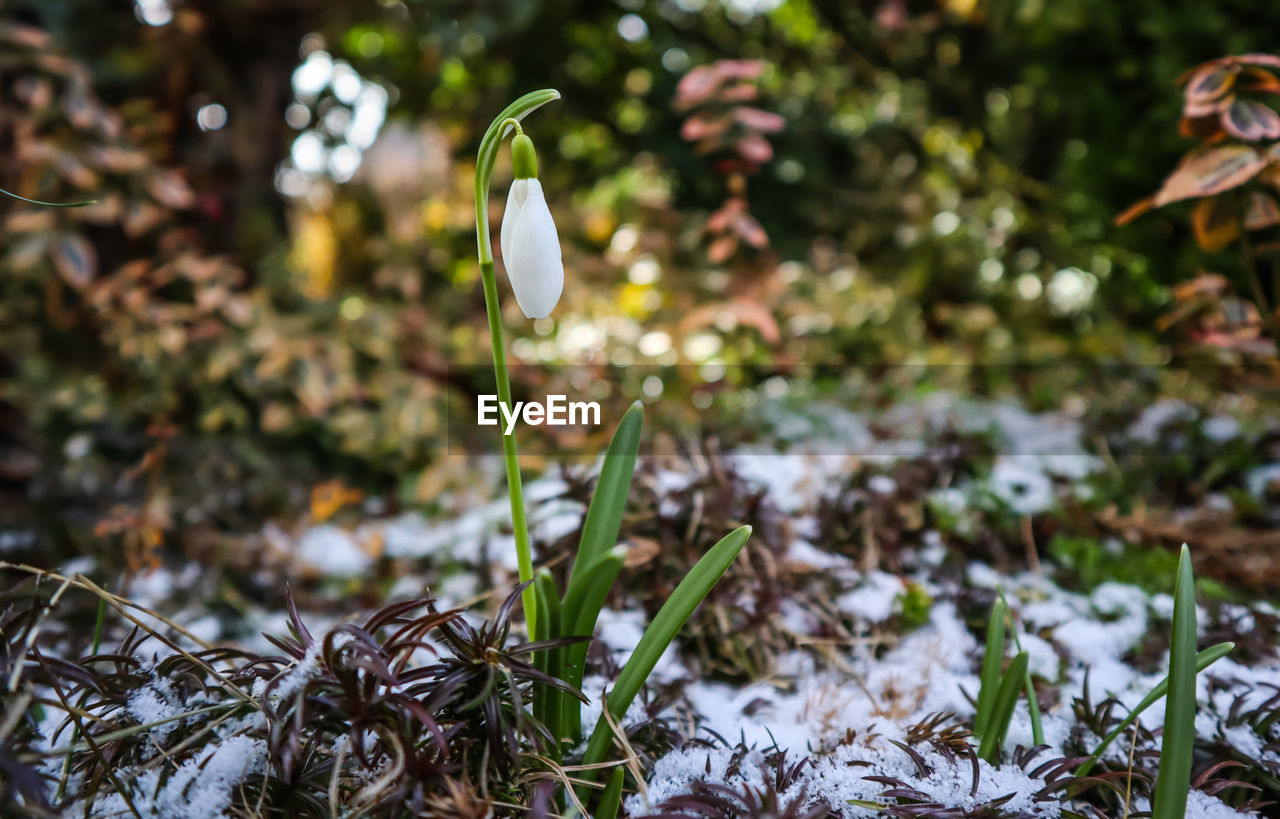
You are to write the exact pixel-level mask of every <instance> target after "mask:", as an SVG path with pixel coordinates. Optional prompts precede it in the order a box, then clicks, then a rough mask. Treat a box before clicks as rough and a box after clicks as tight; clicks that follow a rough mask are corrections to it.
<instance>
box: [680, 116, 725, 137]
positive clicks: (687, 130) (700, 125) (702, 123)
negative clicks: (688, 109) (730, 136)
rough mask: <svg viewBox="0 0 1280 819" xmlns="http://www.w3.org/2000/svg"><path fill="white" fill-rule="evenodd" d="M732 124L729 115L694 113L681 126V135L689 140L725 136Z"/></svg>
mask: <svg viewBox="0 0 1280 819" xmlns="http://www.w3.org/2000/svg"><path fill="white" fill-rule="evenodd" d="M730 124H731V123H730V121H729V118H728V117H727V116H723V115H720V116H716V115H712V114H705V113H699V114H694V115H693V116H691V117H689V118H688V119H687V120H685V121H684V125H682V126H681V127H680V137H681V138H682V139H684V140H685V141H687V142H697V141H698V140H700V139H710V138H712V137H718V136H723V135H724V133H725V132H726V131H728V130H729V126H730Z"/></svg>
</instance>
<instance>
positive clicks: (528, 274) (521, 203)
mask: <svg viewBox="0 0 1280 819" xmlns="http://www.w3.org/2000/svg"><path fill="white" fill-rule="evenodd" d="M512 155H513V159H514V160H515V161H514V165H515V171H516V180H515V181H514V182H512V183H511V192H510V193H508V194H507V209H506V211H505V212H504V213H503V214H502V233H501V234H500V243H501V246H502V263H503V265H504V266H505V267H506V269H507V277H508V278H509V279H511V289H512V290H514V291H515V294H516V303H517V304H519V305H520V310H521V311H522V312H523V313H524V314H525V316H527V317H528V318H531V319H537V318H545V317H546V316H548V315H550V314H551V311H552V310H553V309H555V306H556V302H558V301H560V293H561V291H562V290H563V289H564V263H563V262H562V261H561V257H560V236H559V234H557V233H556V223H555V220H553V219H552V218H551V210H550V209H549V208H548V207H547V200H546V197H545V196H543V193H542V183H540V182H539V181H538V178H537V162H536V160H535V159H533V143H532V142H530V141H529V138H528V137H526V136H525V135H524V134H520V135H518V136H517V137H516V138H515V139H514V140H513V144H512Z"/></svg>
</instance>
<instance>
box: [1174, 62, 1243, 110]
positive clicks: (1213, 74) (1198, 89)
mask: <svg viewBox="0 0 1280 819" xmlns="http://www.w3.org/2000/svg"><path fill="white" fill-rule="evenodd" d="M1235 80H1236V69H1235V68H1233V67H1230V66H1224V65H1214V64H1212V63H1211V64H1209V65H1206V66H1205V67H1204V68H1202V69H1200V70H1199V71H1197V72H1196V73H1195V74H1193V75H1192V76H1191V79H1190V80H1188V81H1187V88H1186V90H1185V91H1184V92H1183V96H1184V97H1185V98H1186V100H1187V102H1188V103H1202V102H1208V101H1209V100H1212V99H1216V98H1218V97H1220V96H1222V95H1223V94H1225V93H1227V91H1229V90H1231V86H1232V84H1233V83H1235Z"/></svg>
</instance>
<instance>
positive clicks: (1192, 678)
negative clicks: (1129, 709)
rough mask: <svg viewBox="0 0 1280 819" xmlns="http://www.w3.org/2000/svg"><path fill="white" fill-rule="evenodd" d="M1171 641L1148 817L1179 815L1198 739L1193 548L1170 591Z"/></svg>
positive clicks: (1184, 551)
mask: <svg viewBox="0 0 1280 819" xmlns="http://www.w3.org/2000/svg"><path fill="white" fill-rule="evenodd" d="M1170 636H1171V642H1170V645H1169V694H1168V697H1167V698H1166V700H1165V712H1164V737H1163V738H1162V740H1161V743H1160V769H1159V771H1158V772H1157V774H1156V787H1155V799H1154V800H1153V802H1152V807H1151V816H1152V819H1182V817H1183V816H1185V815H1186V811H1187V792H1188V791H1189V790H1190V789H1191V761H1192V756H1193V754H1194V752H1195V739H1196V664H1195V663H1196V661H1195V658H1196V587H1195V577H1194V576H1193V575H1192V571H1191V551H1190V550H1189V549H1188V548H1187V546H1186V544H1183V546H1182V554H1181V555H1180V556H1179V557H1178V577H1177V585H1176V586H1175V588H1174V592H1173V632H1172V634H1171V635H1170Z"/></svg>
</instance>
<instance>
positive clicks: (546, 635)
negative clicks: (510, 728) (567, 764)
mask: <svg viewBox="0 0 1280 819" xmlns="http://www.w3.org/2000/svg"><path fill="white" fill-rule="evenodd" d="M533 584H534V586H536V587H537V591H538V594H537V605H538V619H537V630H538V633H537V636H536V637H535V639H538V640H554V639H555V638H557V637H559V636H560V632H561V624H560V615H561V611H560V594H559V591H558V590H557V589H556V581H555V579H554V578H553V577H552V576H551V572H549V571H547V570H546V569H539V570H538V573H537V574H536V575H534V579H533ZM563 652H564V649H563V648H557V649H550V650H548V651H538V652H535V653H534V658H533V660H534V666H535V667H536V668H538V669H539V670H540V671H544V672H546V673H547V674H549V675H551V676H552V677H555V678H556V679H564V677H563V674H564V668H563V667H562V666H563V663H562V660H561V658H562V656H563ZM561 696H562V692H561V691H558V690H556V689H555V688H552V687H551V686H549V685H542V684H538V686H537V691H536V693H535V695H534V701H533V715H534V717H535V718H536V719H537V720H538V721H540V722H541V723H542V724H543V725H545V726H546V727H547V730H548V731H550V732H551V736H552V737H554V738H555V740H556V742H555V744H554V746H553V748H552V753H553V756H554V757H555V758H559V750H560V739H561V738H562V736H563V732H562V728H561V724H560V715H561V714H562V713H563V711H564V706H563V705H562V704H561V702H560V698H561Z"/></svg>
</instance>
